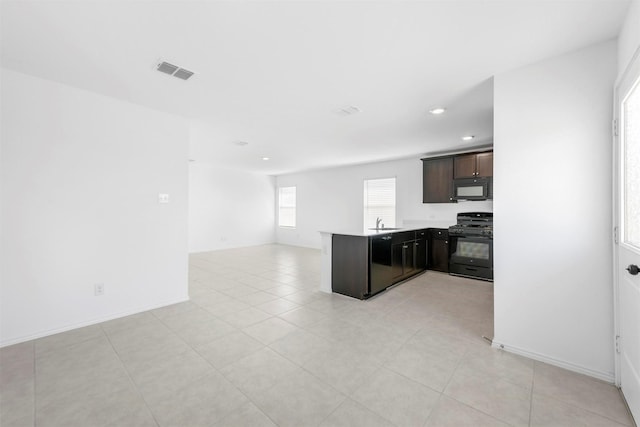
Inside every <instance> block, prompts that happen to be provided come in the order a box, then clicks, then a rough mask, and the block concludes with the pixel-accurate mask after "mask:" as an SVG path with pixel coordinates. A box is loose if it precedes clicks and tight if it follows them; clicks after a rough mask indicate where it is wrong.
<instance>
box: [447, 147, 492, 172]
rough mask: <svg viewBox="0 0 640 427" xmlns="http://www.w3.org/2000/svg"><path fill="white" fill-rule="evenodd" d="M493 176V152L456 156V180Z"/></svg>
mask: <svg viewBox="0 0 640 427" xmlns="http://www.w3.org/2000/svg"><path fill="white" fill-rule="evenodd" d="M492 176H493V151H489V152H486V153H473V154H463V155H458V156H455V158H454V161H453V177H454V178H477V177H484V178H486V177H492Z"/></svg>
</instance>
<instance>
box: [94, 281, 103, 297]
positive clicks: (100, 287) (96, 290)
mask: <svg viewBox="0 0 640 427" xmlns="http://www.w3.org/2000/svg"><path fill="white" fill-rule="evenodd" d="M93 291H94V293H95V296H97V297H98V296H100V295H104V283H96V284H95V285H94V286H93Z"/></svg>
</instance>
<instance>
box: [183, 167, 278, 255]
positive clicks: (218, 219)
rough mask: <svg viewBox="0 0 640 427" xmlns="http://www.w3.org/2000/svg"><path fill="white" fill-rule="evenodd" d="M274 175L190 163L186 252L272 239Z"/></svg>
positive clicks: (266, 241)
mask: <svg viewBox="0 0 640 427" xmlns="http://www.w3.org/2000/svg"><path fill="white" fill-rule="evenodd" d="M274 186H275V178H273V177H270V176H265V175H259V174H253V173H248V172H242V171H236V170H230V169H224V168H220V167H218V166H213V165H209V164H202V163H197V162H194V163H190V164H189V252H203V251H210V250H215V249H224V248H233V247H241V246H252V245H262V244H266V243H273V242H274V240H275V233H274V224H275V219H274V218H275V207H274V206H275V190H274Z"/></svg>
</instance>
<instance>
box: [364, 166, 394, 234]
mask: <svg viewBox="0 0 640 427" xmlns="http://www.w3.org/2000/svg"><path fill="white" fill-rule="evenodd" d="M377 218H380V219H382V221H381V222H380V226H382V224H384V226H385V227H386V228H391V227H395V226H396V179H395V178H384V179H366V180H365V181H364V227H365V228H374V227H375V226H376V225H377V224H376V219H377Z"/></svg>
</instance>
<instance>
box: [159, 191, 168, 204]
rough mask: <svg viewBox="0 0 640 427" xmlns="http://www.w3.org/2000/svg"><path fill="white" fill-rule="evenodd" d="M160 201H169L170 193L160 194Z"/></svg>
mask: <svg viewBox="0 0 640 427" xmlns="http://www.w3.org/2000/svg"><path fill="white" fill-rule="evenodd" d="M158 203H169V195H168V194H166V193H160V194H158Z"/></svg>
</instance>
